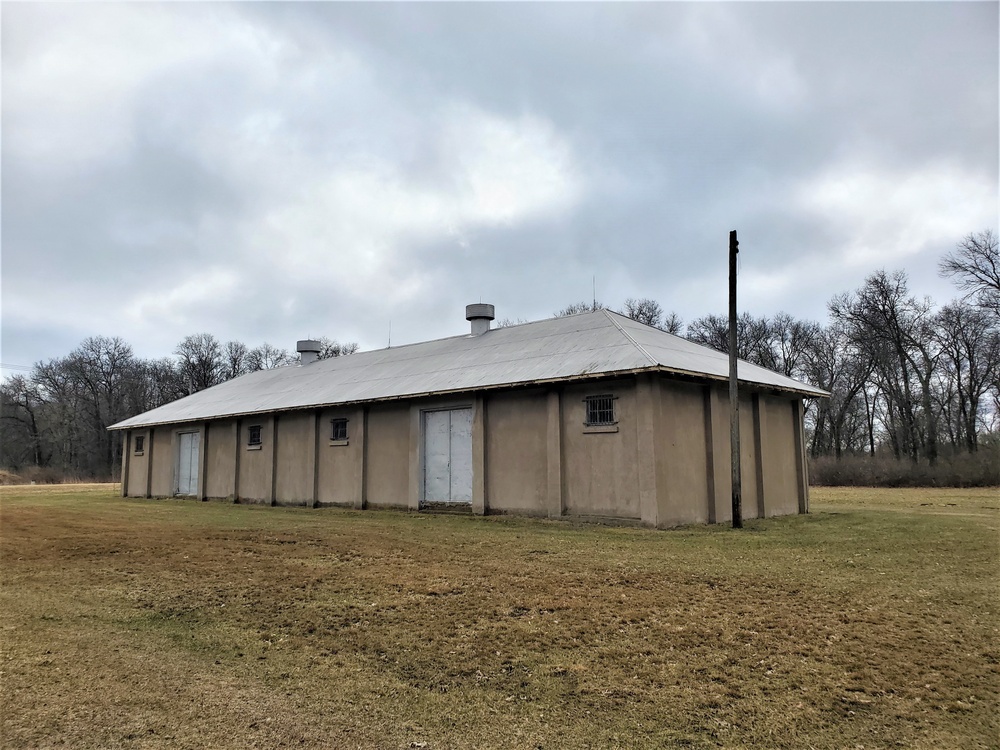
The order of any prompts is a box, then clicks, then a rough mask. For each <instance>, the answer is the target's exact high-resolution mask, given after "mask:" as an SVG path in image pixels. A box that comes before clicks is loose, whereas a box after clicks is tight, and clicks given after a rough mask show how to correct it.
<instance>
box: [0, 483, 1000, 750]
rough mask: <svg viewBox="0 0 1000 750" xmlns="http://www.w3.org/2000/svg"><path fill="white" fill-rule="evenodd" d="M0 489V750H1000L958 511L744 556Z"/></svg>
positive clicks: (972, 563) (430, 523)
mask: <svg viewBox="0 0 1000 750" xmlns="http://www.w3.org/2000/svg"><path fill="white" fill-rule="evenodd" d="M0 492H2V495H0V499H2V515H0V521H2V527H0V535H2V571H3V581H2V583H3V586H2V600H0V612H2V628H3V631H2V633H3V638H2V648H3V663H2V671H3V673H2V685H3V688H2V689H3V712H2V714H3V715H2V724H0V730H2V735H0V736H2V745H3V747H4V748H45V747H57V746H58V747H74V748H168V747H169V748H174V747H190V748H197V747H234V748H236V747H240V748H242V747H260V748H273V747H306V748H351V747H358V748H370V747H374V748H408V747H427V748H449V747H451V748H472V747H482V748H495V747H505V748H535V747H546V748H547V747H594V748H599V747H600V748H603V747H650V748H654V747H656V748H658V747H670V746H688V747H729V748H739V747H775V748H808V747H814V748H856V747H858V746H864V747H865V748H868V749H869V750H870V748H879V747H908V748H909V747H923V748H976V747H982V748H988V747H997V746H1000V743H998V724H997V719H996V709H997V695H998V693H1000V666H998V665H1000V653H998V634H997V623H998V617H997V615H998V583H997V581H998V577H997V570H998V559H1000V553H998V547H997V538H998V537H997V531H998V521H1000V513H998V512H997V511H996V510H992V509H991V508H992V505H995V504H996V503H992V502H991V501H988V500H983V499H982V498H981V497H980V496H978V495H976V494H975V493H974V492H969V491H959V494H956V495H949V496H947V497H948V498H950V499H947V500H944V496H934V497H935V498H936V499H937V500H943V501H944V502H945V503H948V502H955V503H956V505H955V506H953V507H951V506H948V505H947V504H945V505H944V510H947V511H952V510H954V509H957V508H959V507H960V506H961V507H962V508H963V509H964V510H965V511H968V512H969V513H971V514H966V513H963V512H957V511H956V512H952V513H949V514H939V513H935V512H930V511H931V510H939V509H935V508H932V507H931V506H924V505H921V504H920V503H922V502H927V500H926V499H924V500H920V499H910V496H909V495H908V493H910V492H921V491H919V490H917V491H908V490H897V491H893V492H891V493H889V494H887V495H885V496H882V495H879V496H876V495H874V494H869V493H866V491H864V490H857V489H854V490H850V491H849V492H850V493H859V494H853V495H852V494H844V493H843V492H842V491H841V490H825V489H824V490H815V491H814V493H813V507H814V509H815V510H816V511H817V512H814V513H813V514H811V515H809V516H803V517H794V518H787V519H781V520H771V521H763V522H760V521H753V522H750V523H749V524H748V528H746V529H744V530H743V531H741V532H740V531H733V530H731V529H728V528H726V527H711V528H706V527H699V528H690V529H682V530H677V531H670V532H655V531H648V530H643V529H630V528H606V527H601V526H574V525H570V524H565V523H555V522H544V521H529V520H519V519H511V518H487V519H476V518H467V517H453V516H452V517H446V516H433V517H432V516H426V515H409V514H404V513H382V512H373V511H365V512H354V511H346V510H343V511H342V510H332V509H328V510H321V511H314V510H304V509H281V508H260V507H246V506H232V505H223V504H216V503H196V502H191V501H163V500H160V501H136V500H122V499H120V498H117V497H115V496H114V494H113V493H112V492H111V491H110V490H109V489H108V488H107V487H99V486H98V487H88V488H82V487H77V488H70V487H44V488H43V487H30V488H23V487H19V488H4V489H3V490H0ZM994 497H995V492H994ZM871 503H875V505H877V506H878V507H892V508H893V511H892V512H886V511H883V510H878V511H874V510H868V509H866V508H867V507H869V505H870V504H871Z"/></svg>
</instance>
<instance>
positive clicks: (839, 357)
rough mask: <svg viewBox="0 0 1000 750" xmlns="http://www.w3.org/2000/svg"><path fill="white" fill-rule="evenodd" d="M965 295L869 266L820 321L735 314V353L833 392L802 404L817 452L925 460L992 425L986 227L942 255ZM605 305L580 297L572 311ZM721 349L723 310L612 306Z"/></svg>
mask: <svg viewBox="0 0 1000 750" xmlns="http://www.w3.org/2000/svg"><path fill="white" fill-rule="evenodd" d="M939 271H940V272H941V275H942V276H946V277H950V278H951V279H952V280H953V281H954V282H955V283H956V285H957V286H958V288H959V289H960V290H961V291H962V292H963V296H962V297H961V298H959V299H957V300H954V301H952V302H950V303H948V304H947V305H945V306H944V307H941V308H938V307H937V306H936V305H935V304H934V303H933V302H932V301H931V300H930V299H927V298H924V299H921V298H918V297H916V296H915V295H913V294H911V293H910V291H909V287H908V280H907V276H906V274H905V273H904V272H902V271H896V272H894V273H887V272H886V271H877V272H875V273H873V274H871V275H870V276H869V277H868V278H867V279H866V280H865V283H864V284H863V285H862V286H861V287H860V288H858V289H856V290H854V291H853V292H847V293H844V294H838V295H837V296H835V297H834V298H833V299H831V300H830V302H829V303H828V306H827V307H828V310H829V313H830V317H829V320H828V322H827V324H826V325H820V324H819V323H815V322H812V321H803V320H796V319H794V318H792V317H791V316H790V315H788V314H786V313H778V314H777V315H775V316H773V317H770V318H768V317H756V316H754V315H751V314H750V313H746V312H744V313H742V314H741V315H740V317H739V320H738V323H737V349H738V351H737V356H739V357H740V358H741V359H744V360H747V361H749V362H752V363H754V364H758V365H761V366H763V367H766V368H768V369H770V370H774V371H776V372H780V373H782V374H784V375H787V376H789V377H792V378H795V379H797V380H801V381H804V382H807V383H811V384H813V385H816V386H818V387H820V388H823V389H824V390H827V391H829V392H830V394H831V397H830V398H829V399H818V400H816V401H814V402H813V403H811V404H809V407H808V411H807V418H808V425H807V426H808V428H809V434H810V447H809V449H810V452H811V455H813V456H824V455H833V456H836V457H838V458H839V457H840V456H842V455H844V454H845V453H850V454H861V453H868V454H870V455H875V454H876V453H877V452H879V451H883V452H888V453H890V454H891V455H893V456H895V457H896V458H897V459H908V460H910V461H913V462H917V461H926V462H927V463H929V464H931V465H933V464H935V463H936V462H937V460H938V457H939V455H940V454H941V452H942V450H947V451H948V452H950V453H952V454H954V453H957V452H962V451H964V452H969V453H975V452H976V451H978V450H979V446H980V442H981V438H982V437H983V436H984V435H995V434H996V433H997V431H998V430H1000V258H998V251H997V237H996V234H994V233H993V232H992V231H990V230H986V231H983V232H978V233H974V234H970V235H968V236H967V237H966V238H965V239H964V240H962V242H960V243H959V244H958V246H957V247H956V249H955V250H954V251H953V252H951V253H949V254H947V255H946V256H945V257H944V258H943V259H942V260H941V263H940V264H939ZM604 307H607V306H606V305H604V304H602V303H601V302H598V301H596V300H595V301H593V302H589V303H588V302H579V303H575V304H573V305H569V306H567V307H565V308H563V309H562V310H559V311H558V312H557V313H556V314H557V315H572V314H575V313H580V312H586V311H589V310H594V309H599V308H604ZM619 312H621V313H622V314H623V315H627V316H628V317H630V318H632V319H633V320H638V321H640V322H642V323H645V324H647V325H651V326H654V327H657V328H661V329H663V330H666V331H669V332H671V333H674V334H677V335H684V336H685V337H686V338H688V339H690V340H691V341H696V342H698V343H700V344H704V345H705V346H710V347H712V348H713V349H717V350H718V351H720V352H726V353H728V351H729V321H728V318H727V317H726V316H724V315H707V316H704V317H701V318H698V319H696V320H693V321H691V322H690V323H689V324H688V325H687V326H686V327H685V326H684V325H683V322H682V321H681V319H680V318H679V317H678V316H677V315H676V314H674V313H669V314H668V313H665V312H664V310H663V308H662V307H661V306H660V304H659V303H657V302H656V301H655V300H650V299H640V300H636V299H628V300H626V301H625V304H624V305H623V306H622V308H621V310H620V311H619Z"/></svg>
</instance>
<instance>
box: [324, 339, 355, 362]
mask: <svg viewBox="0 0 1000 750" xmlns="http://www.w3.org/2000/svg"><path fill="white" fill-rule="evenodd" d="M317 341H319V357H318V358H319V359H331V358H332V357H343V356H346V355H348V354H354V352H356V351H357V350H358V345H357V343H355V342H353V341H349V342H346V343H343V344H341V343H340V342H339V341H337V340H336V339H329V338H327V337H326V336H320V337H319V338H318V339H317Z"/></svg>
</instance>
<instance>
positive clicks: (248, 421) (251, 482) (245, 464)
mask: <svg viewBox="0 0 1000 750" xmlns="http://www.w3.org/2000/svg"><path fill="white" fill-rule="evenodd" d="M257 424H259V425H260V440H261V444H260V446H248V445H247V433H248V428H249V427H250V426H251V425H257ZM239 439H240V461H239V463H240V477H239V478H240V485H239V500H240V501H241V502H251V503H270V502H271V491H272V489H273V484H272V482H273V475H272V471H271V470H272V466H273V461H274V418H273V417H244V418H243V420H242V421H241V424H240V437H239Z"/></svg>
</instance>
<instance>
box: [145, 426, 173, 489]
mask: <svg viewBox="0 0 1000 750" xmlns="http://www.w3.org/2000/svg"><path fill="white" fill-rule="evenodd" d="M150 444H151V445H152V446H153V476H152V481H151V482H150V492H151V494H152V495H153V497H171V496H172V495H173V494H174V463H175V461H176V457H175V450H176V449H175V448H174V431H173V429H172V428H171V427H169V426H163V427H154V428H153V439H152V441H150Z"/></svg>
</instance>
